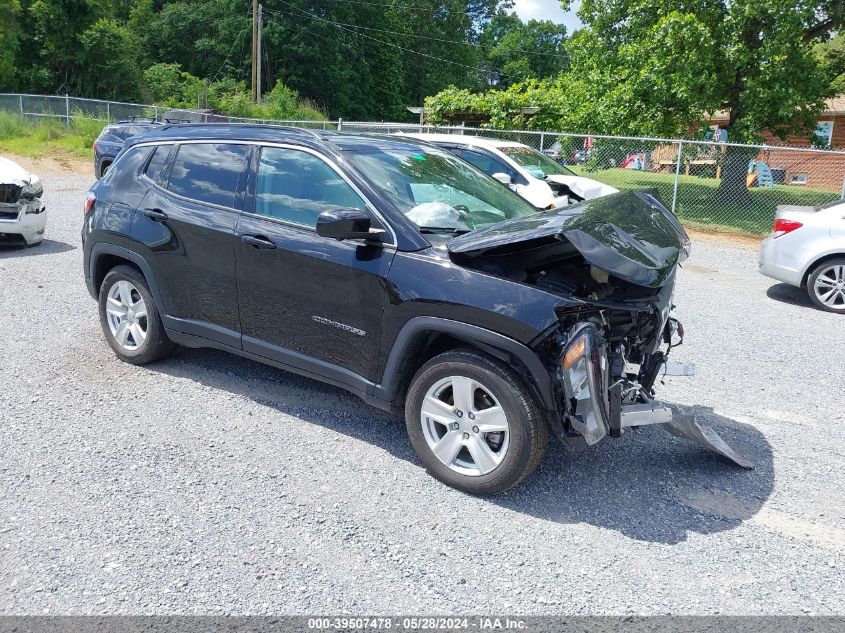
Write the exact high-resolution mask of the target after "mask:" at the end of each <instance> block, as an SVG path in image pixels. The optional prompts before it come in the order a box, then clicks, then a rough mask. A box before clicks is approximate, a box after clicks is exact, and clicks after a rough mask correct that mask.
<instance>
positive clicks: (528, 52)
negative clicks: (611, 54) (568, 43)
mask: <svg viewBox="0 0 845 633" xmlns="http://www.w3.org/2000/svg"><path fill="white" fill-rule="evenodd" d="M285 4H287V3H285ZM288 6H290V5H288ZM265 11H272V12H274V13H282V14H284V15H292V14H290V13H286V12H281V11H278V10H276V9H265ZM312 15H313V14H312ZM313 17H315V18H316V17H318V16H313ZM334 24H337V25H340V26H346V27H350V28H353V29H363V30H365V31H376V32H378V33H385V34H387V35H399V36H402V37H415V38H417V39H421V40H429V41H431V42H443V43H446V44H459V45H461V46H471V47H473V48H486V49H488V50H493V49H495V48H497V47H496V46H488V45H484V44H474V43H472V42H461V41H460V40H446V39H443V38H439V37H428V36H427V35H417V34H416V33H402V32H401V31H386V30H384V29H377V28H373V27H371V26H361V25H359V24H348V23H345V22H335V23H334ZM512 50H513V51H514V52H517V53H524V54H526V55H545V56H548V57H557V58H560V59H563V58H564V57H565V55H562V54H561V53H546V52H543V51H529V50H525V49H522V48H515V49H512Z"/></svg>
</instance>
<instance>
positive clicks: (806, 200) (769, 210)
mask: <svg viewBox="0 0 845 633" xmlns="http://www.w3.org/2000/svg"><path fill="white" fill-rule="evenodd" d="M570 169H572V170H573V171H575V172H576V173H578V174H579V175H583V176H586V177H588V178H594V179H595V180H598V181H600V182H603V183H605V184H608V185H611V186H613V187H616V188H617V189H619V190H620V191H627V190H630V189H656V190H657V191H658V192H659V194H660V198H661V199H662V200H663V201H664V202H665V203H666V205H667V206H670V205H671V203H672V192H673V189H674V186H675V174H671V173H654V172H648V171H638V170H635V169H615V168H614V169H602V170H599V171H586V170H585V169H584V168H583V167H580V166H570ZM718 187H719V181H718V180H717V179H715V178H701V177H698V176H686V175H681V177H680V179H679V180H678V204H677V210H676V211H677V214H678V217H679V218H680V219H681V220H682V221H683V222H684V223H685V224H688V225H691V226H707V227H721V228H726V229H730V230H734V231H740V232H743V233H751V234H754V235H762V234H764V233H768V232H769V230H771V226H772V222H773V221H774V218H775V210H776V209H777V207H778V205H781V204H794V205H801V206H817V205H820V204H825V203H827V202H830V201H832V200H836V199H838V198H839V193H835V192H831V191H825V190H822V189H809V188H806V187H794V186H789V185H775V187H774V189H763V188H759V187H752V188H751V189H749V190H748V193H749V196H750V197H751V202H750V204H740V203H730V202H725V201H716V200H715V194H716V191H717V189H718Z"/></svg>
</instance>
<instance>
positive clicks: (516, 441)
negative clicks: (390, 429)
mask: <svg viewBox="0 0 845 633" xmlns="http://www.w3.org/2000/svg"><path fill="white" fill-rule="evenodd" d="M450 376H461V377H468V378H471V379H473V380H475V381H477V382H479V383H480V384H482V385H483V386H484V388H485V389H487V390H489V391H490V393H491V394H492V395H493V397H494V398H495V399H496V400H497V401H498V402H499V404H500V406H501V407H502V409H503V410H504V412H505V415H506V416H507V423H508V427H509V431H508V432H509V444H508V448H507V451H506V453H505V455H504V458H503V459H502V461H501V463H500V464H499V465H498V466H497V467H495V469H493V470H492V471H490V472H488V473H486V474H476V475H467V474H462V473H459V472H456V471H455V470H453V469H452V468H450V467H448V466H447V465H446V464H444V463H443V462H442V461H441V460H440V459H438V457H437V456H436V455H435V454H434V452H433V451H432V449H431V448H430V447H429V444H428V441H427V440H426V438H425V434H424V431H423V420H422V414H421V410H422V405H423V401H424V399H425V396H426V394H427V392H428V391H429V389H431V388H432V387H434V386H435V385H437V383H438V382H440V381H442V380H444V379H445V378H448V377H450ZM405 423H406V425H407V428H408V435H409V437H410V439H411V445H412V446H413V448H414V451H415V452H416V453H417V456H418V457H419V458H420V461H422V463H423V465H425V467H426V469H428V471H429V472H430V473H431V474H432V475H434V476H435V477H436V478H437V479H439V480H440V481H442V482H444V483H446V484H448V485H450V486H453V487H455V488H458V489H460V490H463V491H465V492H468V493H470V494H474V495H495V494H499V493H501V492H504V491H506V490H508V489H510V488H513V487H514V486H516V485H517V484H519V483H520V482H521V481H522V480H523V479H525V478H526V477H527V476H528V475H529V474H530V473H531V472H532V471H533V470H534V469H535V468H536V467H537V464H539V463H540V460H541V458H542V457H543V453H544V451H545V449H546V446H547V445H548V441H549V440H548V438H549V429H548V424H547V422H546V420H545V417H544V415H543V413H542V410H541V409H540V407H539V406H538V405H537V402H536V400H535V399H534V397H533V395H532V394H531V392H530V391H529V389H528V387H527V386H526V385H525V383H524V382H523V380H522V379H521V378H520V376H519V375H518V374H516V373H515V372H514V371H513V370H511V369H510V368H508V367H507V366H505V365H504V364H503V363H501V362H499V361H497V360H493V359H491V358H488V357H487V356H484V355H482V354H479V353H476V352H474V351H470V350H456V351H451V352H446V353H444V354H440V355H439V356H436V357H434V358H432V359H431V360H430V361H428V362H427V363H426V364H425V365H423V366H422V367H421V368H420V369H419V371H418V372H417V373H416V375H415V376H414V378H413V379H412V381H411V385H410V387H409V389H408V395H407V397H406V399H405Z"/></svg>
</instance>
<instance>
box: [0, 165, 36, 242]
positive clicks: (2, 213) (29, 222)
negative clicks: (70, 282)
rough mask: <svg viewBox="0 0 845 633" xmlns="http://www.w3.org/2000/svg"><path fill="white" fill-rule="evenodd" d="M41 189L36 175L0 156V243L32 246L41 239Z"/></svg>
mask: <svg viewBox="0 0 845 633" xmlns="http://www.w3.org/2000/svg"><path fill="white" fill-rule="evenodd" d="M42 193H43V188H42V186H41V181H40V180H39V179H38V176H36V175H35V174H31V173H29V172H28V171H26V170H25V169H24V168H23V167H21V166H20V165H18V164H17V163H16V162H14V161H11V160H9V159H8V158H3V157H2V156H0V244H16V245H26V246H34V245H35V244H38V243H39V242H41V240H43V239H44V229H45V227H46V225H47V214H46V213H45V210H44V203H43V202H41V194H42Z"/></svg>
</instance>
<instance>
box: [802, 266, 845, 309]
mask: <svg viewBox="0 0 845 633" xmlns="http://www.w3.org/2000/svg"><path fill="white" fill-rule="evenodd" d="M832 266H842V267H845V257H839V258H836V259H828V260H827V261H824V262H822V263H821V264H819V265H818V266H816V267H815V268H813V270H812V271H811V272H810V275H809V277H807V294H808V295H809V297H810V301H812V302H813V304H814V305H815V306H816V307H817V308H819V309H821V310H826V311H827V312H834V313H836V314H845V298H843V302H842V303H841V304H840V303H837V304H836V305H834V306H830V305H827V304H825V303H824V301H823V300H822V298H821V297H820V296H819V295H818V293H817V291H816V280H817V279H818V278H819V275H821V274H822V273H823V272H824V271H826V270H829V269H830V268H831V267H832ZM842 290H843V292H845V287H843V288H842Z"/></svg>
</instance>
